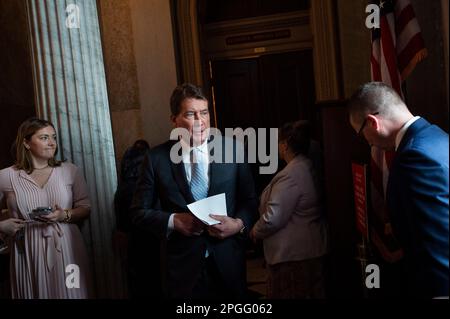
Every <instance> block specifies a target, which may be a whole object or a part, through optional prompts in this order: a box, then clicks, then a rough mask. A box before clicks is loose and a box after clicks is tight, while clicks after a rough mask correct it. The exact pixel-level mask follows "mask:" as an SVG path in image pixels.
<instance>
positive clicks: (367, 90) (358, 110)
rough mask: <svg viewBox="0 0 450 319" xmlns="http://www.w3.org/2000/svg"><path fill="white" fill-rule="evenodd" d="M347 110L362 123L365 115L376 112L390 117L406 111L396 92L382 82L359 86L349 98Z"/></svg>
mask: <svg viewBox="0 0 450 319" xmlns="http://www.w3.org/2000/svg"><path fill="white" fill-rule="evenodd" d="M347 108H348V112H349V114H350V116H351V117H352V118H355V119H357V120H359V121H363V119H364V118H365V117H366V116H367V114H374V113H376V112H378V113H380V114H381V115H383V116H385V117H391V116H393V115H394V114H395V113H396V112H398V111H401V112H402V111H405V110H407V107H406V105H405V103H404V102H403V100H402V98H401V97H400V96H399V95H398V94H397V92H395V90H394V89H393V88H391V87H390V86H389V85H387V84H385V83H382V82H369V83H366V84H363V85H361V86H360V87H359V88H358V89H357V90H356V92H355V93H353V95H352V96H351V98H350V100H349V102H348V104H347Z"/></svg>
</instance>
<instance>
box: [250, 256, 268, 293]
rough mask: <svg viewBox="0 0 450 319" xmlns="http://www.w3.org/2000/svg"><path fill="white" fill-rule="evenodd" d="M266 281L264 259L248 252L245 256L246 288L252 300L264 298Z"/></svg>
mask: <svg viewBox="0 0 450 319" xmlns="http://www.w3.org/2000/svg"><path fill="white" fill-rule="evenodd" d="M266 279H267V274H266V268H265V263H264V257H263V256H260V255H259V254H256V253H254V252H252V251H250V252H249V253H248V255H247V286H248V290H249V293H250V295H251V297H252V298H253V297H254V298H256V299H264V298H266Z"/></svg>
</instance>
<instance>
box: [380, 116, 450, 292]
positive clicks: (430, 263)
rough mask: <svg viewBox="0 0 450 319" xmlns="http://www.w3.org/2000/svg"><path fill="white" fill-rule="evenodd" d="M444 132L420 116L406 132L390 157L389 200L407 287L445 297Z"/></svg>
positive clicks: (446, 185)
mask: <svg viewBox="0 0 450 319" xmlns="http://www.w3.org/2000/svg"><path fill="white" fill-rule="evenodd" d="M448 142H449V141H448V135H447V134H446V133H445V132H444V131H442V130H441V129H440V128H438V127H437V126H435V125H431V124H430V123H428V122H427V121H426V120H424V119H422V118H421V119H418V120H417V121H416V122H414V123H413V124H412V125H411V126H410V127H409V128H408V130H407V131H406V133H405V135H404V136H403V139H402V141H401V143H400V145H399V147H398V149H397V154H396V157H395V159H394V161H393V164H392V167H391V170H390V175H389V181H388V187H387V202H388V207H389V211H390V214H391V217H392V226H393V231H394V234H395V235H396V236H397V237H398V239H399V241H400V242H401V244H402V246H403V248H404V251H405V267H406V276H407V278H406V280H407V285H408V287H406V288H407V291H408V293H409V294H411V295H414V296H417V297H436V296H448V284H449V281H448V276H449V264H448V256H449V245H448V242H449V227H448V224H449V170H448V158H449V144H448Z"/></svg>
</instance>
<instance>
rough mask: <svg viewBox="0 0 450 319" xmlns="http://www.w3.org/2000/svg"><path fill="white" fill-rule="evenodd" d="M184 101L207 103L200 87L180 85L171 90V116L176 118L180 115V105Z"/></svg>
mask: <svg viewBox="0 0 450 319" xmlns="http://www.w3.org/2000/svg"><path fill="white" fill-rule="evenodd" d="M185 99H196V100H204V101H208V99H207V98H206V96H205V95H204V94H203V91H202V89H201V87H199V86H196V85H194V84H191V83H184V84H181V85H179V86H177V87H176V88H175V89H174V90H173V92H172V96H171V97H170V111H171V112H172V115H174V116H177V115H178V114H179V113H180V110H181V103H182V102H183V101H184V100H185Z"/></svg>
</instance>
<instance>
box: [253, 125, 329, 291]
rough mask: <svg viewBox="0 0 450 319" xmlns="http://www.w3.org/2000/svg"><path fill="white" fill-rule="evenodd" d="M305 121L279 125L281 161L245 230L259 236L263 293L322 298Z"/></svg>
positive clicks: (317, 216) (322, 251)
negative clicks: (252, 221)
mask: <svg viewBox="0 0 450 319" xmlns="http://www.w3.org/2000/svg"><path fill="white" fill-rule="evenodd" d="M309 144H310V140H309V134H308V129H307V126H306V123H304V122H295V123H288V124H286V125H284V126H283V127H282V128H280V130H279V140H278V150H279V156H280V158H281V159H283V160H284V161H286V162H287V166H286V167H285V168H284V169H283V170H281V171H280V172H279V173H278V174H277V175H276V176H275V177H274V178H273V179H272V181H271V182H270V184H269V185H268V186H267V187H266V188H265V189H264V191H263V192H262V195H261V201H260V206H259V212H260V215H261V217H260V219H259V220H258V221H257V223H256V224H255V226H254V227H253V229H252V230H251V232H250V236H251V238H252V239H253V240H257V239H262V240H263V245H264V255H265V259H266V262H267V266H268V267H267V268H268V287H267V288H268V289H267V290H268V291H267V296H268V298H276V299H291V298H324V297H325V285H324V281H325V280H324V279H325V278H324V277H325V274H324V272H325V271H324V268H325V267H324V259H325V258H324V256H325V255H326V253H327V223H326V220H325V216H324V211H323V207H322V205H321V199H320V197H321V196H320V190H319V189H320V188H319V185H318V183H317V179H316V177H315V172H314V170H313V165H312V163H311V161H310V160H309V159H308V158H307V155H306V154H308V149H309Z"/></svg>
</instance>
